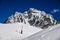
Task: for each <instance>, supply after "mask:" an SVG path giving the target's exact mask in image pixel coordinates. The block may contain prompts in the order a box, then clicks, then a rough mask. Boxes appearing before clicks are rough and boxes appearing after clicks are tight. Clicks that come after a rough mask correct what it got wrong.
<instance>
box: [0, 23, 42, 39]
mask: <svg viewBox="0 0 60 40" xmlns="http://www.w3.org/2000/svg"><path fill="white" fill-rule="evenodd" d="M21 29H22V30H23V33H22V34H21ZM39 31H42V29H40V28H36V27H32V26H30V25H27V24H23V23H13V24H0V40H22V39H24V38H26V37H28V36H31V35H33V34H35V33H37V32H39Z"/></svg>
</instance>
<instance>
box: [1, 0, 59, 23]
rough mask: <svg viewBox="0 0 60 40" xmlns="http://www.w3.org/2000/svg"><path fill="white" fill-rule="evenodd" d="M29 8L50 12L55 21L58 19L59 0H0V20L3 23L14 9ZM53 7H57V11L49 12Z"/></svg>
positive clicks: (20, 10)
mask: <svg viewBox="0 0 60 40" xmlns="http://www.w3.org/2000/svg"><path fill="white" fill-rule="evenodd" d="M29 8H36V9H38V10H43V11H45V12H46V13H51V14H52V15H53V16H54V18H55V19H56V20H57V21H60V0H0V22H1V23H3V22H4V21H5V20H6V19H7V18H8V17H9V16H10V15H12V14H14V13H15V12H16V11H19V12H24V11H26V10H28V9H29ZM54 9H57V12H51V11H54ZM55 11H56V10H55Z"/></svg>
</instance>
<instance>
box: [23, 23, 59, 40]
mask: <svg viewBox="0 0 60 40" xmlns="http://www.w3.org/2000/svg"><path fill="white" fill-rule="evenodd" d="M23 40H60V24H58V25H54V26H51V27H49V28H47V29H45V30H43V31H40V32H37V33H35V34H33V35H31V36H29V37H27V38H25V39H23Z"/></svg>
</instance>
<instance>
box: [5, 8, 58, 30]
mask: <svg viewBox="0 0 60 40" xmlns="http://www.w3.org/2000/svg"><path fill="white" fill-rule="evenodd" d="M5 23H24V24H29V25H31V26H35V27H41V28H43V29H44V28H48V26H51V25H56V24H57V21H56V20H55V19H54V18H53V16H52V15H51V14H47V13H46V12H44V11H41V10H37V9H34V8H30V9H29V10H28V11H25V12H24V13H21V12H15V14H14V15H11V16H10V17H8V19H7V20H6V21H5Z"/></svg>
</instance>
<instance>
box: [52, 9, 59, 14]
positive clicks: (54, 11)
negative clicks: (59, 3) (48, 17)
mask: <svg viewBox="0 0 60 40" xmlns="http://www.w3.org/2000/svg"><path fill="white" fill-rule="evenodd" d="M59 11H60V10H59V9H53V10H52V11H51V13H56V12H59Z"/></svg>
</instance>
